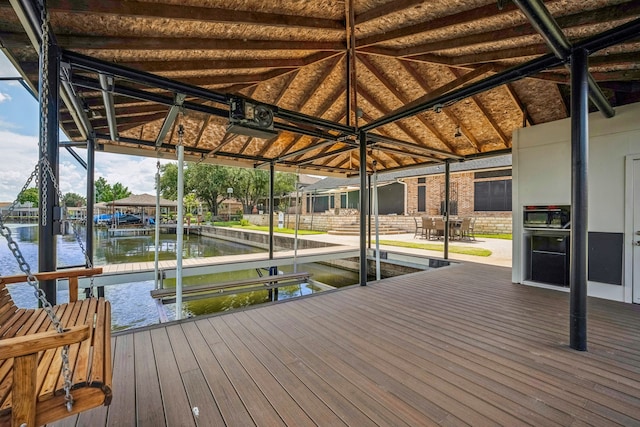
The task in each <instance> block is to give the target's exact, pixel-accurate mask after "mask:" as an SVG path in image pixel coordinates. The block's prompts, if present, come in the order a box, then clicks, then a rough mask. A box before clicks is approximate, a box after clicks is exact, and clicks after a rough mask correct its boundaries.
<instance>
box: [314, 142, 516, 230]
mask: <svg viewBox="0 0 640 427" xmlns="http://www.w3.org/2000/svg"><path fill="white" fill-rule="evenodd" d="M450 171H451V187H450V212H451V215H453V216H459V217H463V216H471V217H475V218H477V222H476V224H477V229H478V230H480V231H486V232H493V233H510V232H511V187H512V179H511V155H510V154H509V155H502V156H496V157H488V158H481V159H475V160H468V161H466V162H460V163H452V164H451V165H450ZM444 183H445V177H444V165H437V166H428V167H423V168H417V169H409V170H404V171H399V172H391V173H381V174H379V175H378V197H379V205H378V206H379V208H378V210H379V213H380V215H391V216H394V215H395V216H438V215H442V213H443V210H444ZM359 193H360V191H359V178H346V179H345V178H325V179H323V180H321V181H318V182H316V183H314V184H312V185H309V186H307V187H306V188H305V191H304V194H303V201H302V207H303V210H302V213H303V214H311V213H313V214H314V215H340V216H345V215H356V214H357V213H358V211H359V203H360V198H359V195H360V194H359ZM396 222H406V223H407V224H408V225H407V226H406V227H405V228H408V229H410V225H411V224H413V221H412V220H409V221H403V220H401V219H397V220H396Z"/></svg>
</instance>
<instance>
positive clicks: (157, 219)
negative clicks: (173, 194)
mask: <svg viewBox="0 0 640 427" xmlns="http://www.w3.org/2000/svg"><path fill="white" fill-rule="evenodd" d="M154 224H155V232H156V235H155V254H154V262H153V266H154V271H155V275H154V277H155V281H154V284H155V289H160V284H159V283H160V280H159V278H160V277H159V274H160V267H159V265H160V161H158V163H157V165H156V215H155V222H154Z"/></svg>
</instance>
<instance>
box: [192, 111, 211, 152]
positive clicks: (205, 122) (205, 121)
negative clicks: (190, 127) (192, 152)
mask: <svg viewBox="0 0 640 427" xmlns="http://www.w3.org/2000/svg"><path fill="white" fill-rule="evenodd" d="M210 120H211V116H206V117H205V118H204V120H203V121H202V126H200V130H198V135H196V140H195V141H194V143H193V146H194V147H197V146H198V144H200V140H201V139H202V135H204V131H205V130H206V129H207V126H209V121H210Z"/></svg>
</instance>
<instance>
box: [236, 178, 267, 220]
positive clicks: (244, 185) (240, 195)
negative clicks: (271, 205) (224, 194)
mask: <svg viewBox="0 0 640 427" xmlns="http://www.w3.org/2000/svg"><path fill="white" fill-rule="evenodd" d="M231 175H232V179H231V183H232V185H231V187H232V188H233V197H234V198H235V199H237V200H239V201H240V203H242V208H243V210H244V213H251V209H252V208H253V207H254V206H255V205H257V204H258V201H259V200H260V199H262V198H264V197H266V196H267V194H268V192H269V173H268V172H267V171H263V170H257V169H245V168H236V169H233V172H232V173H231Z"/></svg>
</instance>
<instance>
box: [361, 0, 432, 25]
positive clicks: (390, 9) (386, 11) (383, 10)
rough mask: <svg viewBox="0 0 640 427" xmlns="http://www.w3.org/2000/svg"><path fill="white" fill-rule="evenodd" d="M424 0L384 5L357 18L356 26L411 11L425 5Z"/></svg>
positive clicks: (408, 0) (404, 0) (398, 1)
mask: <svg viewBox="0 0 640 427" xmlns="http://www.w3.org/2000/svg"><path fill="white" fill-rule="evenodd" d="M423 3H424V0H394V1H390V2H387V3H384V4H382V5H380V6H378V7H374V8H373V9H369V10H367V11H366V12H363V13H361V14H359V15H356V17H355V23H356V25H360V24H364V23H365V22H368V21H372V20H374V19H378V18H382V17H383V16H386V15H391V14H393V13H397V12H400V11H403V10H405V9H409V8H412V7H416V6H421V5H423Z"/></svg>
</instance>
